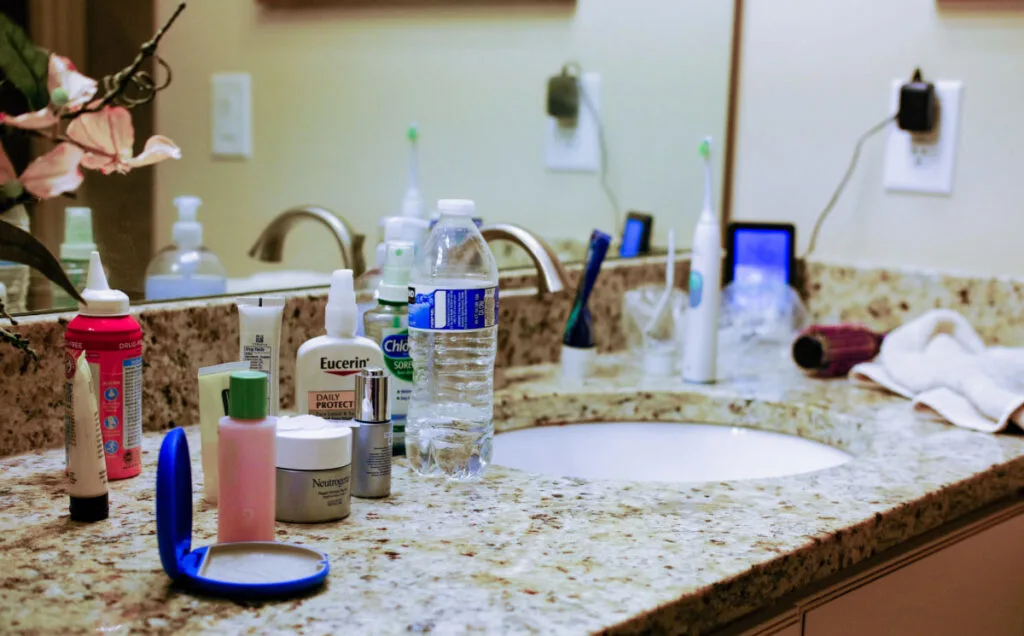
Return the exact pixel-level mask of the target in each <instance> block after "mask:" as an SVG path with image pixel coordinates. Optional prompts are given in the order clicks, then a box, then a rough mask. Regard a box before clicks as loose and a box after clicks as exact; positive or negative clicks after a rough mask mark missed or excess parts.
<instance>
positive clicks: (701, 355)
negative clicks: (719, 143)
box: [683, 137, 722, 384]
mask: <svg viewBox="0 0 1024 636" xmlns="http://www.w3.org/2000/svg"><path fill="white" fill-rule="evenodd" d="M700 155H701V157H702V158H703V159H704V209H703V210H701V213H700V220H699V221H697V229H696V231H695V232H694V235H693V257H692V259H691V261H690V308H689V311H687V313H686V339H685V341H684V342H683V380H684V381H686V382H693V383H700V384H708V383H711V382H714V381H715V377H716V361H717V358H718V310H719V305H720V304H721V300H722V234H721V227H720V226H719V223H718V218H717V217H716V216H715V208H714V202H713V201H714V199H713V197H714V193H713V190H712V188H711V138H710V137H705V138H704V141H703V142H701V145H700Z"/></svg>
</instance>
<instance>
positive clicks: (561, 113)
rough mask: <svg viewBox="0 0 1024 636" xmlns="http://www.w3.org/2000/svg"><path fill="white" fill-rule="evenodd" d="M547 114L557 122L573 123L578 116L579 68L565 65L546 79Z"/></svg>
mask: <svg viewBox="0 0 1024 636" xmlns="http://www.w3.org/2000/svg"><path fill="white" fill-rule="evenodd" d="M547 97H548V99H547V102H548V103H547V113H548V115H551V116H552V117H554V118H555V119H557V120H559V121H568V122H572V121H575V120H576V118H577V117H579V114H580V84H579V67H578V66H576V65H575V64H566V65H565V66H563V67H562V72H561V73H560V74H558V75H555V76H552V77H551V78H550V79H548V95H547Z"/></svg>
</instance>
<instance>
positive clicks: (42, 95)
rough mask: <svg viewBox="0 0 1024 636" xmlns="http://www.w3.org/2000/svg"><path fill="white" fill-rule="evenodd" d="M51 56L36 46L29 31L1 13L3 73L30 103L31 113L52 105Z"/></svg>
mask: <svg viewBox="0 0 1024 636" xmlns="http://www.w3.org/2000/svg"><path fill="white" fill-rule="evenodd" d="M49 64H50V54H49V53H47V52H46V51H45V50H44V49H41V48H39V47H38V46H36V45H35V44H32V40H30V39H29V38H28V34H27V33H25V29H22V28H21V27H20V26H18V25H17V24H15V23H14V22H12V21H11V20H10V18H8V17H7V16H5V15H4V14H2V13H0V73H3V75H4V77H5V78H7V80H8V81H9V82H10V83H11V84H13V85H14V87H15V88H17V89H18V90H19V91H20V92H21V93H22V94H23V95H24V96H25V99H27V100H28V104H29V109H30V110H39V109H40V108H44V107H45V106H46V105H47V104H49V103H50V91H49V90H47V88H46V79H47V76H48V74H49Z"/></svg>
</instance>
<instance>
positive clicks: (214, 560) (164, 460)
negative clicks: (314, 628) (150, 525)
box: [156, 428, 330, 598]
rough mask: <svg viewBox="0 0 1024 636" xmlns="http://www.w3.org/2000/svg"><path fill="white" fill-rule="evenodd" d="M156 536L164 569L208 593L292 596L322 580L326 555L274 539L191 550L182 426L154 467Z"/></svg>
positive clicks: (188, 463)
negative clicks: (155, 467)
mask: <svg viewBox="0 0 1024 636" xmlns="http://www.w3.org/2000/svg"><path fill="white" fill-rule="evenodd" d="M156 535H157V543H158V544H159V547H160V561H161V563H162V564H163V567H164V572H166V573H167V576H169V577H171V580H173V581H179V582H182V583H185V584H186V585H188V586H189V587H191V588H194V589H196V590H198V591H200V592H203V593H205V594H209V595H211V596H222V597H231V598H268V597H286V596H293V595H296V594H300V593H303V592H306V591H308V590H311V589H313V588H315V587H317V586H319V585H320V584H322V583H323V582H324V579H326V578H327V573H328V572H329V571H330V563H329V562H328V560H327V556H326V555H325V554H323V553H321V552H318V551H316V550H312V549H310V548H305V547H302V546H299V545H292V544H288V543H277V542H274V541H252V542H239V543H220V544H216V545H212V546H206V547H202V548H198V549H196V550H193V549H192V465H191V459H190V457H189V452H188V440H187V439H186V438H185V431H183V430H182V429H180V428H175V429H172V430H171V431H170V432H169V433H167V435H166V436H165V437H164V441H163V444H162V445H161V446H160V459H159V462H158V463H157V469H156Z"/></svg>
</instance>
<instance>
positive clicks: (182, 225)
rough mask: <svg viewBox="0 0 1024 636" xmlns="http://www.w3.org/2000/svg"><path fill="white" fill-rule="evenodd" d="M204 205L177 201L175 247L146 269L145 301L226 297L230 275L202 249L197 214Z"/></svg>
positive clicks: (194, 200)
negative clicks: (221, 295)
mask: <svg viewBox="0 0 1024 636" xmlns="http://www.w3.org/2000/svg"><path fill="white" fill-rule="evenodd" d="M202 203H203V201H202V199H200V198H199V197H196V196H180V197H176V198H175V199H174V205H175V207H177V208H178V220H177V221H176V222H175V223H174V228H173V230H172V234H171V236H172V238H173V241H174V244H173V245H169V246H167V247H165V248H164V249H162V250H161V251H160V252H159V253H157V255H156V256H154V257H153V260H152V261H150V262H149V267H147V268H146V300H167V299H171V298H193V297H197V296H216V295H218V294H226V293H227V272H226V271H225V269H224V266H223V265H221V263H220V259H218V258H217V256H216V255H215V254H214V253H213V252H211V251H210V250H208V249H206V248H205V247H203V226H202V224H201V223H200V222H199V221H197V220H196V213H197V211H198V210H199V206H200V205H202Z"/></svg>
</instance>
